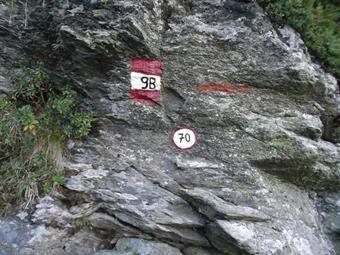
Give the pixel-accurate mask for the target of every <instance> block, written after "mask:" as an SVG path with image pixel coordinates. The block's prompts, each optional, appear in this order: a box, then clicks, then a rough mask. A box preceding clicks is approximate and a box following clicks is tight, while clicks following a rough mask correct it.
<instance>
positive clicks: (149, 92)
mask: <svg viewBox="0 0 340 255" xmlns="http://www.w3.org/2000/svg"><path fill="white" fill-rule="evenodd" d="M162 72H163V65H162V63H161V62H160V61H158V60H148V59H142V58H135V59H132V63H131V90H130V96H131V98H132V100H134V101H136V102H142V103H147V104H159V103H160V101H161V76H162Z"/></svg>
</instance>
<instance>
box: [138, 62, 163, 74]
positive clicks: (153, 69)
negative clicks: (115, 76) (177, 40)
mask: <svg viewBox="0 0 340 255" xmlns="http://www.w3.org/2000/svg"><path fill="white" fill-rule="evenodd" d="M131 71H132V72H138V73H144V74H150V75H159V76H161V75H162V72H163V64H162V62H160V61H158V60H150V59H143V58H134V59H132V63H131Z"/></svg>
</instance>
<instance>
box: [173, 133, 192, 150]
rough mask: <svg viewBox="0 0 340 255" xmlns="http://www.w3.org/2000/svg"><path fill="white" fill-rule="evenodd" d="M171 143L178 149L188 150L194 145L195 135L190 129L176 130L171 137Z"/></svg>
mask: <svg viewBox="0 0 340 255" xmlns="http://www.w3.org/2000/svg"><path fill="white" fill-rule="evenodd" d="M172 141H173V142H174V144H175V145H176V147H178V148H179V149H182V150H186V149H190V148H191V147H193V146H194V145H195V143H196V134H195V132H194V131H193V130H192V129H190V128H178V129H176V131H175V132H174V133H173V135H172Z"/></svg>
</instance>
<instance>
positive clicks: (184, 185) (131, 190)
mask: <svg viewBox="0 0 340 255" xmlns="http://www.w3.org/2000/svg"><path fill="white" fill-rule="evenodd" d="M8 2H9V1H8ZM43 2H44V3H43V4H44V5H42V3H40V2H39V3H37V4H36V5H34V6H33V7H32V8H31V9H30V12H29V17H28V19H27V20H26V21H27V24H25V23H24V21H23V20H24V14H23V12H22V13H21V14H20V13H19V14H18V15H17V16H16V18H15V19H14V20H13V22H12V24H9V22H8V20H9V3H7V2H6V1H5V2H4V1H3V2H2V3H1V4H0V52H1V55H0V90H1V92H2V93H8V91H10V90H11V84H10V82H9V78H8V77H7V76H6V73H5V72H4V69H5V65H6V64H8V63H10V62H15V61H17V60H20V59H22V58H23V57H24V56H25V57H30V58H33V59H37V60H39V61H42V62H43V63H44V64H45V65H46V66H47V67H48V71H49V73H50V74H51V75H52V76H53V77H54V79H55V80H57V81H61V82H63V83H64V82H67V83H68V84H70V85H71V86H72V87H73V88H74V89H75V90H76V91H78V92H79V93H80V94H81V95H83V97H84V100H85V101H84V106H85V107H87V108H88V109H91V110H93V111H94V112H95V114H96V121H95V126H94V128H93V132H92V134H91V136H90V137H89V138H88V139H86V140H83V141H70V142H69V143H68V145H67V146H68V150H69V155H68V156H67V157H65V158H64V163H63V164H64V167H65V170H66V171H67V174H68V176H69V177H68V178H67V179H66V183H65V185H64V188H63V189H62V190H61V191H59V192H53V193H52V194H50V195H49V196H46V197H42V198H41V199H40V200H39V201H38V202H37V204H36V205H35V207H34V210H33V211H32V212H29V213H28V214H26V213H24V212H21V213H19V214H18V216H15V217H14V216H12V217H6V218H2V219H1V220H0V254H1V255H16V254H20V255H23V254H25V255H30V254H38V255H43V254H49V255H52V254H53V255H64V254H65V255H66V254H69V255H71V254H72V255H87V254H96V255H100V254H101V255H104V254H105V255H106V254H107V255H113V254H114V255H117V254H124V255H128V254H129V255H137V254H143V255H144V254H145V255H146V254H162V255H165V254H166V255H180V254H184V255H192V254H196V255H214V254H261V255H270V254H273V255H274V254H275V255H279V254H281V255H331V254H333V255H334V254H336V250H337V251H338V252H339V251H340V250H339V249H340V246H339V233H340V232H339V229H340V220H339V219H340V218H339V211H340V193H339V188H340V186H339V185H340V146H339V144H337V143H339V142H340V135H339V134H340V128H339V127H338V126H337V125H336V121H335V119H336V117H337V116H338V115H339V113H340V95H339V88H338V86H337V82H336V80H335V78H333V77H332V76H331V75H330V74H327V73H325V72H324V71H323V70H322V68H321V67H320V66H319V65H318V64H317V63H315V62H313V61H312V60H311V57H310V56H309V54H308V52H307V49H306V48H305V46H304V43H303V41H302V40H301V38H300V36H299V35H298V34H297V33H295V32H294V31H293V30H292V29H291V28H289V27H277V26H275V25H273V24H272V23H271V22H270V20H269V19H268V17H267V15H266V14H265V12H264V11H263V10H262V9H261V8H260V7H259V5H258V4H257V3H255V2H253V1H233V0H225V1H222V0H195V1H193V0H140V1H136V0H114V1H100V0H91V1H89V0H88V1H85V0H84V1H81V0H78V1H70V3H69V2H68V1H66V2H64V1H43ZM26 14H27V12H26ZM134 58H143V59H153V60H158V61H161V62H162V64H163V75H162V85H161V101H160V103H155V104H145V103H141V102H135V101H133V100H131V98H130V88H131V82H130V79H131V76H130V75H131V70H130V65H131V61H132V59H134ZM202 86H203V87H204V86H205V88H209V89H200V88H202ZM245 88H246V89H245ZM178 126H186V127H190V128H192V129H193V130H194V131H195V133H196V135H197V143H196V145H195V147H193V148H192V149H190V150H185V151H181V150H178V149H177V148H176V147H175V146H174V145H173V144H172V142H171V139H170V136H171V134H172V132H173V130H174V129H175V128H176V127H178ZM19 218H21V219H19Z"/></svg>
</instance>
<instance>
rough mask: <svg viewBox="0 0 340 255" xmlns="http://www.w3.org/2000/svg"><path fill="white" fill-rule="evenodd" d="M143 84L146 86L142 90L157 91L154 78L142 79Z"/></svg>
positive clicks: (144, 77)
mask: <svg viewBox="0 0 340 255" xmlns="http://www.w3.org/2000/svg"><path fill="white" fill-rule="evenodd" d="M141 82H142V83H143V84H145V86H143V87H142V89H147V88H149V89H155V88H156V79H155V78H153V77H150V78H149V77H146V76H143V77H142V78H141Z"/></svg>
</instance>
